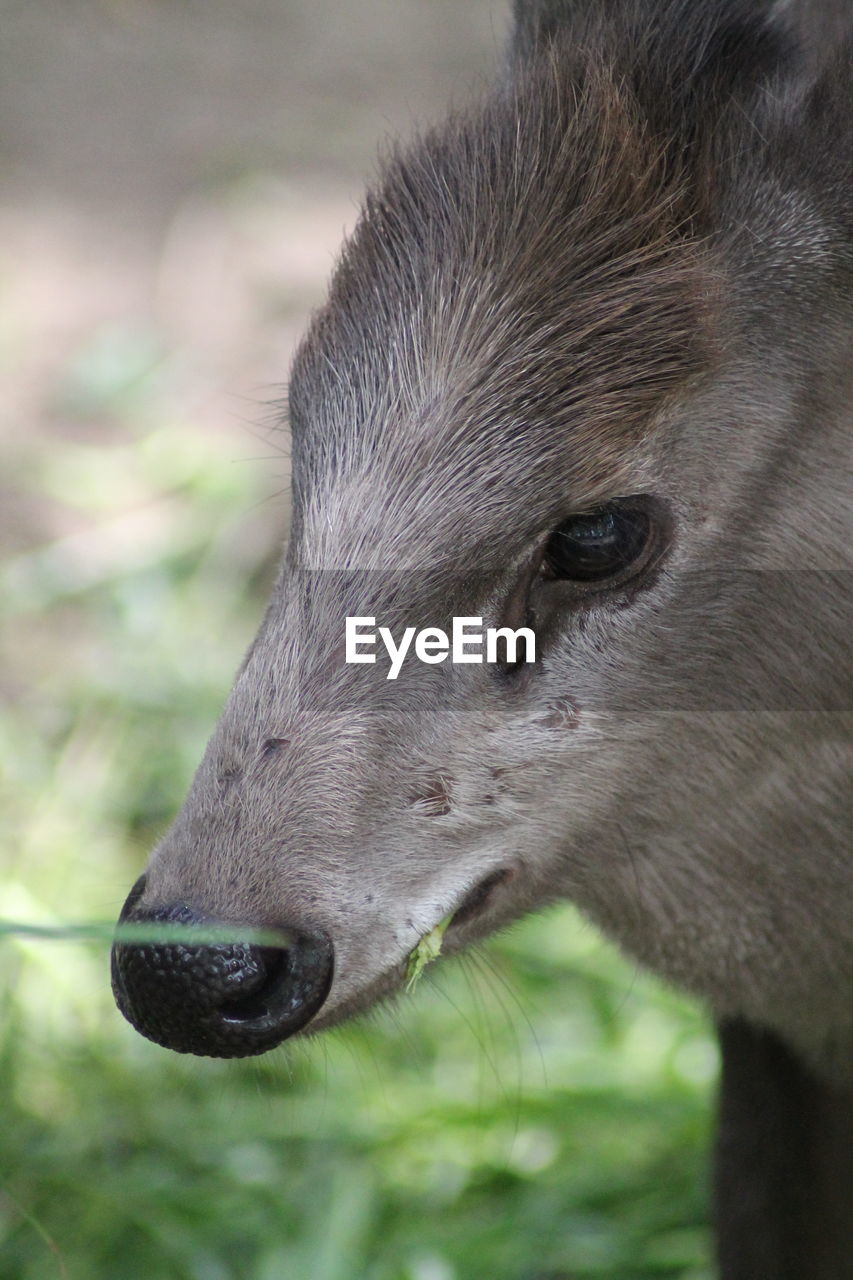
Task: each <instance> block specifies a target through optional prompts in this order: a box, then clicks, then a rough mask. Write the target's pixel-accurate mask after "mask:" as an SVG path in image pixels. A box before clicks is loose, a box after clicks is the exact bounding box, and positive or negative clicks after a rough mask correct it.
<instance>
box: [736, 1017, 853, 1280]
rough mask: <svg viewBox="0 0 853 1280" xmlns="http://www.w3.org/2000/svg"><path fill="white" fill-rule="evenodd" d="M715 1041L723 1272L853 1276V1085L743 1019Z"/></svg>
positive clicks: (767, 1278)
mask: <svg viewBox="0 0 853 1280" xmlns="http://www.w3.org/2000/svg"><path fill="white" fill-rule="evenodd" d="M720 1046H721V1049H722V1055H723V1073H722V1086H721V1094H720V1123H719V1136H718V1141H717V1167H716V1219H717V1239H718V1254H719V1261H720V1275H721V1280H853V1091H849V1092H848V1091H846V1090H840V1089H836V1088H833V1087H831V1086H829V1085H826V1084H824V1083H823V1082H822V1081H820V1080H819V1079H818V1078H817V1077H815V1076H814V1075H813V1073H812V1072H811V1071H810V1070H809V1069H808V1068H806V1067H805V1066H803V1064H802V1063H801V1062H800V1060H799V1058H798V1057H797V1056H796V1055H795V1054H794V1053H793V1052H792V1051H791V1050H790V1049H788V1048H787V1046H786V1045H785V1044H783V1043H782V1041H781V1040H778V1039H777V1038H776V1037H775V1036H774V1035H772V1034H771V1033H770V1032H768V1031H763V1030H761V1029H759V1028H757V1027H753V1026H750V1025H749V1024H748V1023H746V1022H740V1021H732V1022H726V1023H723V1024H722V1025H721V1027H720Z"/></svg>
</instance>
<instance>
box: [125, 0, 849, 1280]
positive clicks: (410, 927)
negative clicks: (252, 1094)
mask: <svg viewBox="0 0 853 1280" xmlns="http://www.w3.org/2000/svg"><path fill="white" fill-rule="evenodd" d="M849 26H850V23H849V22H848V21H846V19H845V15H844V11H843V9H842V7H841V6H840V5H837V4H834V3H833V2H832V0H827V3H826V5H825V6H823V7H821V5H820V4H818V3H817V0H815V2H814V3H812V4H810V5H808V6H806V5H805V4H803V5H801V6H798V5H797V3H796V2H795V0H790V2H788V3H784V4H780V3H776V4H771V3H761V0H753V2H752V3H749V2H748V0H707V3H697V2H696V0H604V2H600V3H596V4H593V3H591V0H585V2H581V0H565V2H561V0H550V2H549V0H543V2H542V3H535V0H531V2H530V3H527V2H525V0H516V30H515V36H514V39H513V43H512V50H511V55H510V57H509V59H508V62H507V67H506V70H505V73H504V75H503V77H502V79H501V81H500V83H499V84H498V85H497V86H496V88H495V89H494V91H493V93H492V94H491V95H490V96H489V97H488V98H486V100H485V101H483V102H482V103H480V104H479V105H477V106H475V107H474V108H472V109H471V110H470V111H468V112H465V113H463V114H460V115H457V116H455V117H453V118H451V119H450V120H449V121H448V122H447V123H446V124H445V125H444V126H442V127H441V128H439V129H437V130H434V131H432V132H430V133H427V134H426V135H424V136H423V137H422V138H420V139H418V140H417V141H416V142H415V143H414V144H412V145H411V146H408V147H406V148H402V149H399V150H396V151H395V152H394V153H393V154H392V155H391V157H390V158H389V159H388V161H387V162H386V164H385V167H384V170H383V173H382V175H381V177H380V179H379V181H378V183H377V184H376V186H375V187H374V188H373V190H372V191H371V192H370V194H369V195H368V197H367V201H366V205H365V209H364V213H363V215H362V217H361V220H360V222H359V224H358V226H357V228H356V230H355V232H354V234H353V236H352V238H351V240H350V242H349V244H348V245H347V246H346V248H345V250H344V253H343V257H342V259H341V262H340V264H339V266H338V269H337V271H336V274H335V277H334V280H333V282H332V286H331V292H330V295H329V300H328V303H327V304H326V306H325V307H324V308H323V309H322V310H321V311H320V312H319V313H318V315H317V316H316V317H315V319H314V321H313V323H312V325H311V328H310V330H309V333H308V335H307V337H306V338H305V340H304V342H303V344H302V347H301V348H300V351H299V353H298V355H297V358H296V361H295V365H294V369H293V375H292V381H291V387H290V419H291V424H292V431H293V468H294V474H293V484H294V517H293V528H292V535H291V541H290V544H289V548H288V551H287V554H286V557H285V560H284V563H283V566H282V570H281V574H280V576H279V579H278V582H277V584H276V587H275V590H274V592H273V596H272V599H271V601H270V605H269V607H268V609H267V612H266V616H265V618H264V620H263V623H262V625H261V628H260V631H259V633H258V635H257V637H256V639H255V641H254V643H253V645H252V647H251V649H250V651H249V653H248V654H247V656H246V659H245V660H244V663H243V666H242V667H241V670H240V672H239V674H238V676H237V680H236V683H235V686H234V689H233V691H232V693H231V696H230V698H229V700H228V703H227V706H226V708H225V711H224V713H223V716H222V719H221V721H220V723H219V725H218V727H217V729H216V732H215V733H214V735H213V737H212V739H211V742H210V744H209V747H208V749H207V752H206V754H205V757H204V759H203V761H202V764H201V766H200V768H199V771H198V774H197V776H196V779H195V781H194V783H193V786H192V789H191V792H190V795H189V797H188V799H187V802H186V805H185V807H184V809H183V811H182V813H181V814H180V815H179V817H178V819H177V821H176V823H175V825H174V827H173V828H172V830H171V831H170V832H169V834H168V835H167V836H166V838H165V839H164V841H163V842H162V843H161V845H160V846H159V848H158V849H157V850H156V851H155V854H154V855H153V858H152V861H151V865H150V868H149V872H148V879H147V884H146V888H145V899H146V902H147V903H149V904H155V905H156V904H158V903H170V902H174V901H185V902H190V903H191V904H192V905H193V906H194V907H195V908H196V909H197V910H199V911H200V912H204V913H206V914H209V915H212V916H216V917H218V918H220V919H225V920H234V921H245V922H250V923H252V924H257V925H276V924H282V923H285V922H287V923H291V924H292V923H299V924H305V925H306V926H316V927H318V928H321V929H324V930H325V931H327V933H328V934H329V935H330V936H331V938H332V940H333V943H334V949H335V977H334V983H333V986H332V989H331V992H330V995H329V997H328V999H327V1001H326V1004H325V1005H324V1007H323V1009H322V1010H321V1012H320V1013H319V1015H318V1016H317V1017H316V1018H315V1020H314V1023H313V1024H312V1026H313V1028H314V1029H322V1028H323V1027H325V1026H329V1025H332V1024H334V1023H337V1022H339V1021H341V1020H342V1019H343V1018H345V1017H348V1016H350V1015H351V1014H353V1013H355V1012H357V1011H359V1010H361V1009H364V1008H366V1007H368V1006H369V1005H370V1004H372V1003H373V1002H374V1001H375V1000H377V999H378V998H380V997H382V996H384V995H386V994H388V993H390V992H392V991H394V990H396V989H398V988H399V986H400V983H401V980H402V976H403V973H404V968H405V961H406V957H407V956H408V954H409V952H410V951H411V950H412V948H413V946H414V945H415V944H416V943H417V942H418V940H419V939H420V938H421V936H422V935H423V934H425V933H426V932H427V931H429V930H430V929H431V928H432V927H433V926H434V925H435V924H436V923H437V922H438V921H439V920H440V919H442V918H443V917H444V916H446V915H447V914H448V913H450V912H453V911H454V910H456V909H457V908H458V907H459V906H460V904H462V903H463V902H464V901H465V900H466V897H467V896H468V895H469V894H470V893H471V892H472V890H474V889H475V888H476V886H477V885H478V884H480V883H481V882H482V881H483V880H484V879H485V878H486V877H489V876H492V875H497V873H504V874H503V877H502V879H501V880H500V882H499V883H498V882H497V881H496V882H495V886H494V888H493V890H492V892H491V893H490V894H489V896H488V899H487V900H484V903H483V905H482V906H481V908H480V909H479V910H478V911H474V912H466V913H464V914H463V916H462V917H461V918H460V920H459V922H458V923H456V924H454V925H452V926H451V928H450V929H449V931H448V933H447V935H446V948H447V950H454V949H458V948H461V947H463V946H465V945H467V944H469V943H470V942H472V941H474V940H476V939H478V938H482V937H484V936H485V935H487V934H488V933H491V932H492V931H493V930H494V929H496V928H498V927H499V926H501V925H502V924H505V923H507V922H508V921H510V920H512V919H514V918H516V917H518V916H519V915H520V914H522V913H524V912H526V911H529V910H532V909H535V908H536V907H539V906H541V905H543V904H544V903H546V902H549V901H553V900H557V899H563V898H565V899H570V900H571V901H573V902H575V903H577V904H578V905H579V906H580V907H581V908H582V910H583V911H584V912H585V913H586V914H587V915H588V916H589V917H590V918H591V919H592V920H594V921H596V922H597V923H598V924H599V925H600V926H601V927H602V929H603V930H604V931H605V932H606V933H607V934H608V935H609V936H610V937H612V938H614V939H616V941H617V942H619V943H620V945H621V946H622V947H623V948H624V949H625V950H626V951H627V952H628V953H629V954H630V955H632V956H634V957H635V958H637V959H638V960H639V961H641V962H642V963H643V964H645V965H648V966H649V967H650V968H652V969H653V970H655V971H656V972H657V973H659V974H661V975H662V976H663V977H664V978H666V979H668V980H670V981H672V982H674V983H676V984H678V985H679V986H680V987H682V988H684V989H687V990H688V991H691V992H694V993H696V994H697V995H698V996H700V997H701V998H702V999H703V1000H705V1001H706V1002H707V1004H708V1005H709V1007H710V1009H711V1010H712V1012H713V1014H714V1016H715V1017H716V1018H717V1019H719V1020H720V1021H721V1022H723V1023H724V1024H725V1025H726V1026H734V1027H739V1026H741V1025H745V1026H747V1027H752V1028H758V1029H760V1030H759V1032H758V1033H756V1034H759V1035H761V1036H768V1037H770V1038H771V1040H772V1043H773V1044H774V1045H775V1044H778V1045H779V1046H781V1048H780V1050H779V1054H780V1055H781V1057H783V1058H784V1057H785V1055H794V1058H795V1059H796V1062H797V1064H798V1065H797V1068H796V1069H797V1071H799V1072H800V1073H801V1074H802V1075H803V1077H804V1078H805V1077H806V1076H807V1077H808V1079H809V1080H812V1078H814V1080H815V1081H823V1082H825V1086H826V1088H827V1089H832V1090H834V1091H836V1093H837V1095H838V1096H839V1097H841V1098H849V1097H850V1091H851V1090H853V863H851V841H850V834H851V805H850V783H851V746H850V739H851V732H850V731H851V723H853V696H851V685H852V684H853V682H851V671H850V634H851V617H850V608H849V589H848V586H847V584H848V581H849V572H850V569H851V548H852V547H853V527H851V525H853V503H851V489H850V480H851V465H850V462H851V450H850V438H851V433H850V427H851V403H853V361H851V323H850V314H851V284H852V283H853V251H851V177H853V163H851V148H852V147H853V120H851V114H852V113H853V110H852V109H851V96H850V91H849V70H850V48H851V45H850V33H849ZM829 32H831V33H832V36H833V39H832V40H831V41H830V40H829V39H827V38H826V33H829ZM843 36H846V41H845V40H844V39H842V37H843ZM635 494H642V495H649V497H650V498H651V499H653V500H654V503H655V504H656V507H655V509H656V511H657V512H658V517H659V526H660V536H661V549H660V555H659V556H658V558H657V561H656V564H655V567H654V569H653V571H651V572H650V573H649V574H648V575H647V576H646V577H645V578H644V579H643V581H642V582H641V583H639V584H637V585H636V587H632V588H630V589H629V588H626V589H624V590H620V591H617V592H615V593H611V594H607V593H600V594H598V595H592V596H589V597H585V598H583V599H578V598H577V597H575V596H572V595H571V593H569V592H568V591H566V590H565V587H564V584H561V583H553V582H548V581H545V580H543V579H542V578H541V577H540V576H539V575H538V574H537V565H538V563H539V561H540V560H541V554H542V546H543V542H544V540H545V539H546V538H547V535H548V533H549V531H550V530H552V529H553V528H554V527H555V526H556V525H558V524H559V523H560V521H562V520H564V519H565V518H566V516H567V515H569V514H570V513H572V512H578V511H588V510H591V509H593V508H595V507H596V506H598V505H601V504H602V503H606V502H608V501H610V500H612V499H615V498H618V497H624V496H629V495H635ZM348 615H349V616H353V615H357V616H370V615H375V616H377V619H378V621H379V623H381V624H384V625H387V626H391V627H392V628H394V629H395V630H396V629H397V628H399V627H401V626H403V625H406V624H411V625H416V626H418V627H424V626H428V625H439V626H446V625H447V624H448V622H449V619H450V618H451V617H452V616H453V615H475V616H482V617H483V618H484V620H485V624H486V625H505V624H507V622H512V623H513V624H514V625H519V624H520V621H521V619H522V618H532V619H533V620H534V622H535V627H536V631H537V648H538V658H537V662H536V664H535V666H534V667H533V668H532V669H530V670H526V671H524V672H520V671H506V670H500V671H495V670H494V669H490V668H489V667H487V666H460V667H451V666H449V665H448V664H444V665H443V666H442V667H440V668H439V667H423V666H420V665H419V664H413V665H409V666H405V665H404V667H403V670H402V672H401V674H400V678H399V679H398V680H397V681H395V682H393V683H388V682H386V681H385V680H384V670H383V669H382V667H381V665H378V666H376V667H366V666H348V665H345V664H344V661H343V645H344V619H345V617H346V616H348ZM747 1038H748V1037H747ZM728 1041H729V1042H730V1043H731V1044H732V1045H735V1046H736V1045H738V1044H740V1043H742V1040H739V1039H738V1036H737V1035H736V1034H732V1035H730V1036H729V1037H728ZM725 1043H726V1037H725V1036H724V1046H725ZM761 1043H762V1044H763V1043H764V1042H763V1041H762V1042H761ZM759 1059H760V1061H761V1063H762V1064H767V1063H770V1066H769V1067H768V1068H767V1069H768V1070H770V1072H771V1076H772V1075H773V1063H774V1062H775V1058H774V1057H773V1054H772V1053H769V1054H767V1053H764V1052H763V1051H762V1052H761V1053H758V1054H757V1055H756V1060H759ZM762 1069H764V1068H763V1067H762ZM729 1074H730V1075H732V1073H731V1072H730V1073H729ZM735 1074H736V1073H735ZM777 1074H778V1073H777ZM815 1087H818V1086H815ZM780 1105H781V1106H782V1111H784V1106H785V1104H784V1103H783V1104H780ZM844 1105H845V1106H846V1105H848V1104H847V1103H845V1104H844ZM849 1106H850V1114H851V1115H853V1103H850V1104H849ZM737 1110H738V1108H737V1106H736V1105H735V1103H732V1104H731V1105H729V1106H728V1107H726V1105H724V1108H723V1111H724V1119H725V1116H726V1115H727V1114H730V1115H734V1114H736V1113H737ZM771 1127H772V1126H771ZM827 1167H829V1166H827ZM833 1167H834V1166H833ZM827 1180H831V1178H830V1175H829V1174H827ZM851 1185H853V1180H851ZM723 1200H725V1197H721V1202H722V1201H723ZM811 1229H812V1230H813V1231H816V1232H817V1233H818V1235H820V1228H819V1227H814V1226H813V1227H812V1228H811ZM745 1231H746V1233H747V1234H749V1233H753V1234H754V1232H755V1223H754V1221H753V1220H752V1219H751V1220H750V1223H749V1225H748V1227H746V1228H745ZM821 1238H822V1237H821ZM768 1248H769V1246H768ZM726 1250H728V1254H727V1252H726ZM732 1252H734V1253H737V1252H738V1248H737V1247H729V1246H726V1247H725V1248H724V1249H723V1256H724V1257H725V1256H728V1255H730V1254H732ZM765 1256H766V1257H771V1256H775V1255H773V1254H772V1251H771V1252H768V1253H767V1254H766V1255H765ZM792 1256H793V1255H792ZM809 1256H810V1259H811V1260H810V1261H807V1262H806V1263H804V1264H803V1266H805V1267H806V1268H808V1267H817V1268H818V1269H811V1270H809V1269H806V1270H803V1269H802V1267H800V1265H799V1264H796V1268H795V1269H791V1270H790V1271H784V1272H783V1271H779V1272H778V1275H779V1276H781V1275H786V1276H787V1275H789V1274H790V1275H791V1276H792V1277H797V1280H799V1278H800V1277H801V1276H802V1277H806V1276H808V1280H835V1278H836V1277H840V1276H842V1275H843V1274H847V1273H846V1272H844V1271H843V1264H842V1263H840V1262H839V1258H841V1257H842V1256H843V1254H842V1253H841V1251H840V1246H839V1249H838V1250H836V1251H835V1252H834V1253H833V1252H832V1249H831V1248H829V1251H828V1253H827V1260H825V1261H823V1262H821V1261H815V1259H816V1256H817V1255H815V1254H814V1253H813V1252H812V1253H810V1255H809ZM848 1256H851V1255H848ZM791 1266H792V1268H794V1267H795V1264H794V1263H792V1264H791ZM725 1267H726V1270H725V1275H726V1277H727V1278H728V1277H739V1276H740V1275H744V1276H746V1275H751V1276H753V1277H757V1276H758V1275H759V1271H756V1270H753V1271H751V1272H750V1271H748V1270H747V1269H746V1264H745V1263H744V1264H742V1266H741V1269H740V1270H739V1269H738V1264H737V1263H736V1262H734V1261H728V1262H726V1263H725ZM840 1267H841V1268H842V1269H840V1270H839V1268H840ZM761 1274H765V1273H763V1272H762V1273H761ZM766 1274H767V1275H768V1276H770V1275H771V1273H770V1272H767V1273H766ZM772 1276H773V1277H774V1278H775V1277H776V1276H777V1272H776V1271H773V1272H772Z"/></svg>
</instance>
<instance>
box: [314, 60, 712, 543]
mask: <svg viewBox="0 0 853 1280" xmlns="http://www.w3.org/2000/svg"><path fill="white" fill-rule="evenodd" d="M691 187H692V188H693V190H692V191H691ZM699 212H700V211H699V209H698V208H697V206H696V200H695V184H693V183H692V182H691V179H690V175H689V173H688V172H687V167H686V165H685V163H684V161H683V158H682V156H681V154H680V151H679V143H678V140H677V139H675V138H666V137H661V136H660V134H657V133H655V132H654V131H653V130H652V129H651V128H650V127H649V124H648V120H647V119H646V118H645V114H644V112H643V110H642V107H641V104H640V103H639V102H638V101H637V97H636V94H635V92H634V91H633V89H632V87H631V86H630V84H629V83H628V82H627V81H626V80H624V78H623V79H622V80H621V81H620V79H619V77H618V75H617V73H616V71H615V70H614V68H613V67H612V66H611V65H609V64H608V63H607V62H606V61H604V60H603V59H602V58H600V57H599V58H596V57H594V56H592V55H589V54H578V53H575V54H574V55H572V56H571V57H566V56H564V55H560V54H559V53H558V51H556V50H554V49H549V50H545V51H544V52H543V56H542V57H541V58H539V59H537V60H535V61H534V63H533V65H532V66H531V67H530V68H529V69H527V70H526V71H525V73H524V74H523V75H521V76H520V77H518V78H514V79H513V80H512V81H511V82H510V83H508V84H506V85H505V86H503V87H502V88H501V90H500V91H499V92H498V93H497V94H496V95H495V96H494V97H493V98H491V99H490V100H489V101H487V102H486V103H485V104H484V105H482V106H481V107H480V108H479V110H477V111H475V112H473V113H470V114H466V115H464V116H458V117H456V118H453V119H452V120H451V121H450V122H449V124H447V125H445V126H444V127H442V128H441V129H440V130H436V131H435V132H432V133H429V134H427V135H426V136H425V137H424V138H422V139H421V140H420V141H419V142H418V143H417V144H416V145H415V146H413V147H411V148H410V149H407V150H405V151H399V152H397V153H396V154H394V155H393V157H392V158H391V160H390V162H389V163H388V164H387V166H386V168H385V171H384V174H383V175H382V180H381V182H380V184H379V185H378V187H377V188H376V189H375V190H374V191H373V192H372V193H371V194H370V195H369V196H368V199H367V203H366V208H365V212H364V214H363V216H362V218H361V220H360V222H359V224H358V226H357V228H356V230H355V233H354V235H353V237H352V239H351V240H350V242H349V244H348V246H347V248H346V250H345V252H344V255H343V259H342V262H341V264H340V266H339V268H338V271H337V274H336V276H335V279H334V282H333V285H332V290H331V294H330V298H329V301H328V303H327V305H326V307H325V308H324V309H323V310H322V311H321V312H320V313H319V314H318V315H317V317H316V318H315V320H314V324H313V326H312V328H311V330H310V332H309V334H308V337H307V338H306V340H305V342H304V343H303V345H302V348H301V350H300V352H299V354H298V356H297V360H296V363H295V367H294V371H293V378H292V384H291V392H290V412H291V418H292V428H293V436H294V475H295V489H296V519H295V527H294V542H295V544H296V545H297V546H299V539H300V536H301V538H302V543H301V549H300V551H299V552H298V553H297V554H300V555H301V556H302V557H303V559H302V562H303V563H307V564H308V567H333V566H334V565H337V566H338V567H341V566H342V565H343V564H347V565H349V566H351V567H382V568H387V567H391V565H392V564H393V562H394V560H395V556H397V552H398V550H399V543H400V542H401V540H402V539H403V538H405V540H406V546H407V548H408V550H409V551H411V549H412V548H413V547H414V546H418V547H420V549H421V550H422V552H424V554H425V558H426V559H427V560H429V559H431V558H433V557H440V553H441V550H442V549H443V555H444V557H446V556H447V553H448V550H449V549H452V554H453V555H457V554H458V553H459V551H460V549H461V548H464V547H466V540H469V542H470V538H471V537H472V531H474V530H476V537H477V538H478V539H479V541H480V545H481V546H482V545H488V543H489V542H490V540H493V539H494V538H495V535H496V534H497V535H502V534H504V535H505V532H506V524H507V522H506V510H507V496H508V494H512V495H513V496H514V498H515V499H516V500H517V499H519V498H520V499H521V501H517V505H518V506H519V507H520V508H521V509H522V513H521V515H520V518H519V519H518V520H517V521H516V522H515V524H514V526H513V531H512V532H513V536H514V537H515V538H516V540H517V541H518V543H519V545H523V544H524V542H525V540H526V539H529V538H530V536H531V534H532V533H534V532H535V531H536V530H537V529H538V528H540V527H542V526H543V525H547V524H548V523H549V522H552V521H553V520H554V518H555V516H556V517H559V515H560V514H562V512H564V511H565V509H566V506H567V502H568V503H572V504H574V505H576V506H581V507H582V506H583V505H584V504H585V503H590V502H595V501H596V500H599V501H600V500H601V497H602V495H608V496H609V495H612V494H613V493H618V492H619V491H620V478H621V479H622V480H623V482H624V477H623V476H622V469H623V466H624V463H625V457H626V449H629V448H630V446H631V445H632V444H634V443H636V442H637V441H638V440H640V439H641V438H642V436H643V433H644V431H645V430H646V429H647V425H648V421H649V417H650V414H651V412H652V411H653V410H654V409H657V408H658V407H659V406H660V405H661V403H662V402H663V401H664V400H665V398H666V396H667V395H668V394H669V393H670V392H672V391H673V390H675V389H676V388H678V387H679V386H681V385H682V384H683V383H684V382H685V380H686V379H688V378H690V377H691V376H692V375H695V374H696V373H697V372H698V371H699V370H701V369H702V368H703V367H704V366H705V365H706V364H707V362H708V358H709V350H710V346H711V343H710V332H711V327H712V326H711V323H710V321H711V313H712V306H711V298H712V293H713V287H712V274H711V272H710V270H709V268H708V264H707V261H706V259H705V257H704V255H703V253H702V251H701V249H700V247H699V241H698V236H697V222H698V216H699ZM549 478H550V480H549ZM385 495H387V497H386V496H385ZM514 505H516V503H514ZM331 530H334V533H332V532H331ZM468 549H470V550H474V549H475V548H474V547H470V545H469V548H468ZM505 554H506V544H505V543H504V546H503V549H502V551H501V556H502V557H503V556H505ZM312 560H313V565H312V564H311V563H310V562H311V561H312ZM397 563H399V559H397Z"/></svg>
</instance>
